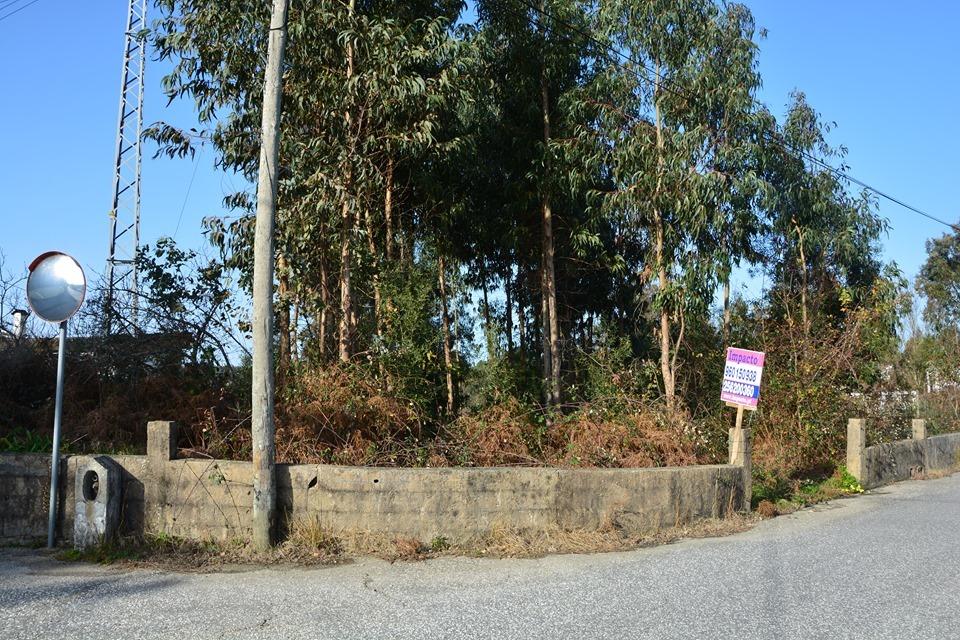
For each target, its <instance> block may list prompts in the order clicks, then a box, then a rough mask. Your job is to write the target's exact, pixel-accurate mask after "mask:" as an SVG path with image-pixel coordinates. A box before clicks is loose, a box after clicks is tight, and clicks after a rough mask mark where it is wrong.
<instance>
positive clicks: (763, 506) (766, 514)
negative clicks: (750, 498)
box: [756, 500, 780, 518]
mask: <svg viewBox="0 0 960 640" xmlns="http://www.w3.org/2000/svg"><path fill="white" fill-rule="evenodd" d="M756 512H757V515H758V516H760V517H761V518H773V517H776V516H777V515H779V514H780V512H779V511H778V510H777V506H776V505H775V504H773V503H772V502H770V501H769V500H761V501H760V504H758V505H757V509H756Z"/></svg>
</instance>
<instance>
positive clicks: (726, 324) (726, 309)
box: [723, 274, 730, 345]
mask: <svg viewBox="0 0 960 640" xmlns="http://www.w3.org/2000/svg"><path fill="white" fill-rule="evenodd" d="M729 338H730V274H727V277H726V278H724V280H723V343H724V345H726V344H727V342H728V341H729Z"/></svg>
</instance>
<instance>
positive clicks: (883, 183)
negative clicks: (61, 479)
mask: <svg viewBox="0 0 960 640" xmlns="http://www.w3.org/2000/svg"><path fill="white" fill-rule="evenodd" d="M125 4H126V3H125V2H122V1H120V0H111V1H109V2H67V1H66V0H41V1H39V2H37V3H35V4H33V5H31V6H29V7H27V8H25V9H24V10H23V11H21V12H19V13H17V14H16V15H13V16H11V17H9V18H7V19H4V20H0V60H3V63H2V64H0V86H3V87H4V91H3V97H2V99H0V141H2V142H0V145H2V150H3V153H2V154H0V193H2V194H3V198H2V200H0V222H2V225H0V249H2V251H3V252H4V253H5V254H6V258H7V268H8V269H13V270H20V269H22V268H23V266H24V265H25V264H26V263H27V262H29V261H30V260H31V259H32V258H33V257H34V256H35V255H37V254H39V253H41V252H43V251H46V250H49V249H54V248H55V249H61V250H64V251H67V252H69V253H72V254H74V255H75V256H76V257H77V258H78V259H79V260H80V262H81V264H82V265H83V266H84V268H85V269H86V270H87V271H88V277H91V278H92V277H93V276H94V275H95V274H98V273H101V272H102V271H103V267H104V261H105V259H106V253H107V242H108V237H107V236H108V218H107V211H108V209H109V207H110V195H111V194H110V189H111V178H112V163H113V158H112V154H113V145H114V136H115V128H116V119H117V99H118V92H119V78H120V54H121V50H122V46H123V40H122V38H123V36H122V32H123V28H124V21H125V18H126V13H125V11H126V9H125ZM746 4H747V5H748V6H750V7H751V9H752V10H753V12H754V14H755V17H756V20H757V24H758V25H759V26H761V27H765V28H766V29H767V30H768V31H769V35H768V37H767V39H765V40H763V41H762V42H761V43H760V46H761V53H760V70H761V74H762V76H763V79H764V87H763V90H762V92H761V96H760V97H761V99H762V100H763V101H764V102H766V103H767V104H769V105H770V106H771V108H772V109H773V111H774V113H776V114H778V115H780V114H782V112H783V109H784V105H785V104H786V103H787V99H788V95H789V93H790V91H791V90H793V89H795V88H796V89H800V90H802V91H804V92H805V93H806V94H807V96H808V99H809V101H810V102H811V103H812V104H813V105H814V106H815V107H816V108H817V109H818V110H819V111H820V112H821V113H822V114H823V116H824V118H825V119H827V120H832V121H836V122H837V125H838V126H837V128H836V129H835V130H834V131H833V133H832V134H831V142H832V143H833V144H835V145H836V144H843V145H846V146H847V147H848V148H849V151H850V153H849V156H848V158H847V162H848V164H849V165H850V166H851V169H850V171H851V173H852V174H853V175H855V176H857V177H858V178H860V179H862V180H864V181H866V182H868V183H870V184H872V185H874V186H876V187H878V188H880V189H882V190H885V191H887V192H889V193H891V194H893V195H895V196H897V197H899V198H901V199H903V200H905V201H907V202H909V203H911V204H913V205H915V206H917V207H919V208H921V209H924V210H926V211H929V212H930V213H932V214H934V215H937V216H939V217H942V218H945V219H947V220H950V221H954V222H955V221H957V220H958V219H960V205H958V202H957V198H956V197H955V195H954V192H955V189H954V187H955V185H956V184H957V181H958V177H960V160H958V157H957V154H956V153H955V151H954V149H955V147H956V145H957V142H958V141H960V118H957V117H956V114H957V109H958V103H960V83H958V81H957V80H958V77H960V76H958V72H957V70H956V64H957V61H958V60H960V39H957V38H956V34H955V30H956V25H957V24H960V3H952V2H931V1H928V2H918V3H917V4H909V5H904V4H903V3H900V2H896V3H895V2H890V1H886V2H866V1H852V0H849V1H846V2H836V1H826V0H807V1H805V2H784V1H782V0H748V1H747V2H746ZM2 14H3V11H0V15H2ZM165 71H166V68H165V67H164V66H163V65H161V64H159V63H157V62H156V61H152V60H151V61H149V62H148V69H147V87H146V92H147V95H146V105H147V106H146V112H145V123H147V124H149V123H151V122H154V121H156V120H160V119H163V120H167V121H169V122H171V123H173V124H177V125H181V126H191V125H192V124H193V116H192V112H191V109H190V105H188V104H175V105H173V106H172V107H170V108H167V106H166V99H165V98H164V96H163V95H162V93H161V91H160V80H161V77H162V76H163V74H164V73H165ZM145 148H146V150H147V153H146V157H145V158H144V163H143V206H142V220H143V225H142V238H143V241H144V242H146V243H151V244H152V243H153V242H155V241H156V239H157V238H158V237H160V236H163V235H173V234H174V232H175V230H176V229H177V227H178V219H179V231H178V232H177V236H176V238H177V240H178V241H179V242H180V243H182V244H185V245H187V246H191V247H194V248H202V247H203V246H204V241H203V238H202V236H201V234H200V229H201V226H200V221H201V219H202V218H203V217H205V216H207V215H216V214H218V213H220V212H222V206H221V199H222V198H223V196H224V194H226V193H230V192H233V191H235V190H236V189H237V188H238V187H240V186H242V183H241V182H240V181H239V180H238V179H237V178H236V177H231V176H225V175H223V174H221V173H218V172H216V171H215V170H214V169H213V167H212V155H211V154H210V153H209V152H207V153H205V154H203V155H201V156H200V157H199V160H198V164H197V165H196V176H195V179H194V180H193V184H192V187H189V190H188V186H189V185H190V182H191V176H192V175H193V174H194V169H195V165H194V163H193V162H191V161H190V160H189V159H187V160H170V159H166V158H160V159H152V157H151V156H152V154H153V151H154V148H153V146H152V145H150V144H147V146H146V147H145ZM181 211H182V212H183V213H182V219H180V216H181ZM880 212H881V214H882V215H883V216H885V217H887V218H888V219H889V220H890V223H891V225H892V229H891V232H890V236H889V237H888V238H886V239H885V240H884V251H885V255H886V257H887V258H888V259H892V260H896V261H897V262H898V263H899V264H900V266H901V267H902V268H903V270H904V272H905V273H906V274H907V275H908V276H910V277H912V276H913V275H914V274H915V273H916V271H917V269H918V267H919V265H920V264H921V263H922V261H923V258H924V255H925V251H924V242H925V240H926V239H927V238H930V237H934V236H939V235H940V234H942V233H943V232H944V231H945V228H944V227H942V226H941V225H938V224H937V223H935V222H932V221H929V220H926V219H924V218H921V217H919V216H917V215H915V214H912V213H910V212H908V211H906V210H904V209H902V208H900V207H898V206H896V205H893V204H892V203H889V202H886V201H881V202H880Z"/></svg>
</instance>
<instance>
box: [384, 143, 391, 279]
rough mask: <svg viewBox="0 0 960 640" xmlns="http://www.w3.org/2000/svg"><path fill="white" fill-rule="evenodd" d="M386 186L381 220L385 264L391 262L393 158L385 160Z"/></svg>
mask: <svg viewBox="0 0 960 640" xmlns="http://www.w3.org/2000/svg"><path fill="white" fill-rule="evenodd" d="M385 180H386V186H385V187H384V195H383V219H384V222H385V223H386V226H387V228H386V239H385V240H384V244H385V245H386V253H387V262H392V261H393V158H392V157H391V158H387V173H386V177H385Z"/></svg>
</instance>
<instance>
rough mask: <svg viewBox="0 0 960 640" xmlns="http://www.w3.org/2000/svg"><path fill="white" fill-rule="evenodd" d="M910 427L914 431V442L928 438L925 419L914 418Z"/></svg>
mask: <svg viewBox="0 0 960 640" xmlns="http://www.w3.org/2000/svg"><path fill="white" fill-rule="evenodd" d="M910 426H911V428H912V431H913V439H914V440H924V439H926V437H927V421H926V420H924V419H923V418H914V419H913V420H912V421H911V423H910Z"/></svg>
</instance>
